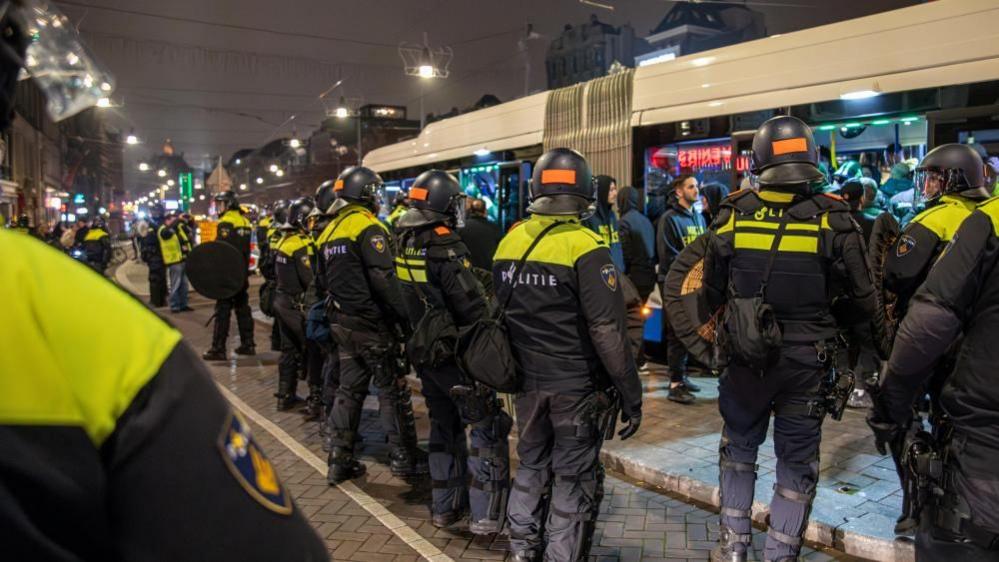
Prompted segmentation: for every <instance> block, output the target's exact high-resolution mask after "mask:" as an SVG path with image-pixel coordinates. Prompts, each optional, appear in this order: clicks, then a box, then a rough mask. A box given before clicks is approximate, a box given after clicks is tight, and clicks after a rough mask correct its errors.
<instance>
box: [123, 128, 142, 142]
mask: <svg viewBox="0 0 999 562" xmlns="http://www.w3.org/2000/svg"><path fill="white" fill-rule="evenodd" d="M125 144H139V137H137V136H135V129H132V130H131V131H129V132H128V136H127V137H125Z"/></svg>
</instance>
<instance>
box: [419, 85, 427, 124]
mask: <svg viewBox="0 0 999 562" xmlns="http://www.w3.org/2000/svg"><path fill="white" fill-rule="evenodd" d="M423 94H424V88H423V81H422V80H421V81H420V130H421V131H422V130H423V128H424V127H426V126H427V115H426V113H424V112H423Z"/></svg>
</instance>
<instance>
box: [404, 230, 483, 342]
mask: <svg viewBox="0 0 999 562" xmlns="http://www.w3.org/2000/svg"><path fill="white" fill-rule="evenodd" d="M399 240H400V242H401V243H400V250H399V256H398V257H396V258H395V263H396V265H395V272H396V275H397V276H398V277H399V280H400V281H402V292H403V297H404V298H405V300H406V308H407V309H408V310H409V321H410V323H411V324H413V325H416V323H417V322H419V321H420V318H422V317H423V314H424V312H425V310H426V307H425V306H424V303H423V299H426V301H427V305H429V306H432V307H434V308H439V309H445V310H447V311H448V312H449V313H450V314H451V318H452V319H453V320H454V323H455V325H457V326H467V325H470V324H473V323H474V322H475V321H477V320H478V319H479V318H481V317H482V315H483V314H485V311H486V300H485V297H484V296H483V289H482V286H481V285H480V284H479V282H478V280H477V279H476V277H475V275H474V274H472V272H471V270H470V269H469V268H470V267H471V263H470V261H469V260H470V256H469V253H468V248H466V247H465V244H464V242H462V239H461V236H459V235H458V233H457V232H455V231H454V230H452V229H451V228H449V227H447V226H444V225H441V224H437V225H430V226H425V227H421V228H417V229H412V230H407V231H403V232H402V233H401V235H400V237H399ZM421 297H422V298H421Z"/></svg>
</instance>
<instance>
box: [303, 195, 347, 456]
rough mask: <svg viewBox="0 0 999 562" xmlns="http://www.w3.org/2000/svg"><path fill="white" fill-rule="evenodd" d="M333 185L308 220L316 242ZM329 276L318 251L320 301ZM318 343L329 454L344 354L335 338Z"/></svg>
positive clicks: (323, 429)
mask: <svg viewBox="0 0 999 562" xmlns="http://www.w3.org/2000/svg"><path fill="white" fill-rule="evenodd" d="M333 185H334V180H326V181H324V182H323V183H321V184H319V187H317V188H316V196H315V201H316V208H315V209H313V210H312V213H310V217H309V218H308V224H309V236H310V237H311V238H312V240H313V241H316V240H319V236H320V235H322V233H323V231H324V230H326V227H327V226H329V224H330V221H331V220H332V216H331V215H330V214H329V213H327V212H326V210H327V209H329V208H330V205H332V204H333V201H334V200H335V199H336V196H335V194H334V192H333ZM325 275H326V262H325V260H324V258H323V254H322V252H319V251H317V252H316V253H315V259H314V267H313V280H312V291H313V292H314V293H315V299H316V301H317V302H325V301H326V300H327V299H328V298H329V292H328V291H327V289H326V287H327V283H326V277H325ZM311 312H312V314H313V315H319V314H320V311H319V310H315V311H311ZM321 313H322V320H323V321H324V323H325V324H326V325H328V324H329V322H328V319H326V312H325V306H323V310H322V311H321ZM317 343H318V344H319V349H320V350H321V351H322V353H323V371H322V380H323V415H322V421H321V423H320V425H319V432H320V434H321V435H322V437H323V450H325V451H326V452H327V453H328V452H330V451H331V450H332V447H333V443H332V439H333V436H332V431H331V427H332V425H331V424H332V420H331V419H330V413H331V412H332V410H333V401H334V400H335V398H336V392H337V389H338V388H339V387H340V353H339V350H338V349H337V346H336V342H335V341H334V340H333V338H332V337H323V338H322V339H321V340H320V341H318V342H317Z"/></svg>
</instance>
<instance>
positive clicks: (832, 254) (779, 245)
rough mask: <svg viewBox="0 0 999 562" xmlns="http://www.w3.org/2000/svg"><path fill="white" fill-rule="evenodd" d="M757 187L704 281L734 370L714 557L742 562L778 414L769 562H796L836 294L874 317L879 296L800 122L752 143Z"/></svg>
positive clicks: (724, 397)
mask: <svg viewBox="0 0 999 562" xmlns="http://www.w3.org/2000/svg"><path fill="white" fill-rule="evenodd" d="M751 166H752V168H751V171H752V173H753V174H754V176H756V178H757V182H758V184H759V186H760V187H759V191H758V192H756V191H750V190H742V191H739V192H737V193H735V194H733V195H731V196H729V198H728V199H726V200H725V201H724V202H723V203H722V205H721V211H720V213H719V215H718V217H717V218H716V219H715V221H714V222H713V223H712V224H711V228H710V229H709V231H708V235H707V236H708V239H707V249H706V253H705V257H704V286H705V291H706V297H707V298H706V302H705V305H706V306H708V307H709V308H708V309H709V310H716V309H718V308H719V307H721V306H722V305H724V306H725V315H724V317H723V318H722V320H721V321H720V322H719V324H720V326H719V328H718V329H719V330H721V331H722V333H721V335H720V336H721V337H722V341H723V342H726V343H725V345H723V350H724V354H725V356H726V357H725V359H727V360H728V369H727V370H726V371H725V372H724V373H723V374H722V376H721V379H720V382H719V397H718V407H719V410H720V411H721V415H722V419H723V421H724V423H725V425H724V427H723V429H722V438H721V444H720V446H719V456H720V459H719V468H720V476H719V480H720V487H721V492H720V496H721V526H720V534H719V545H718V546H717V547H716V548H715V549H714V550H713V551H712V552H711V559H712V560H715V561H719V560H727V561H733V562H734V561H744V560H746V559H747V558H748V554H749V552H748V551H749V550H750V548H751V539H752V535H751V532H752V520H751V518H750V516H751V509H752V506H753V495H754V489H755V484H756V460H757V452H758V450H759V446H760V445H761V444H762V443H763V441H764V439H766V436H767V429H768V427H769V425H770V416H771V414H773V416H774V450H775V451H776V454H777V467H778V469H777V482H776V486H775V488H774V494H773V498H772V500H771V502H770V517H769V528H768V530H767V540H766V546H765V552H764V556H763V559H765V560H794V559H796V558H797V556H798V553H799V551H800V549H801V544H802V535H803V533H804V531H805V527H806V526H807V524H808V514H809V512H810V511H811V505H812V501H813V500H814V498H815V487H816V483H817V482H818V470H819V441H820V439H821V428H822V418H823V417H824V415H825V407H824V404H826V403H827V402H826V398H825V396H824V395H823V394H821V392H820V389H821V388H822V381H823V379H825V377H826V376H827V373H828V370H829V368H830V365H829V363H828V361H829V358H830V357H832V356H833V355H834V353H835V351H836V347H835V344H834V343H833V342H835V341H836V337H837V333H838V331H839V330H840V329H842V328H844V326H839V325H838V324H837V321H836V317H834V316H833V313H832V310H831V306H832V301H833V299H836V298H845V299H849V302H851V303H852V305H853V308H854V309H855V310H856V314H858V315H860V316H864V317H871V316H872V315H873V314H874V312H875V300H876V299H875V293H874V288H873V287H872V286H871V281H870V272H869V271H868V269H867V262H866V261H865V255H864V242H863V240H862V239H861V236H860V233H859V232H858V227H857V225H856V223H854V222H853V219H851V218H850V212H849V207H848V206H847V205H846V204H845V203H844V202H843V201H842V200H841V199H840V198H839V197H837V196H832V195H825V194H822V193H821V192H822V191H823V189H824V187H825V180H824V177H823V175H822V172H821V171H820V170H819V168H818V150H817V148H816V146H815V141H814V140H813V138H812V131H811V128H809V126H808V125H806V124H805V123H804V122H802V121H801V120H799V119H797V118H795V117H790V116H778V117H774V118H772V119H769V120H768V121H766V122H765V123H763V125H761V126H760V128H759V129H758V130H757V131H756V135H755V136H754V137H753V156H752V164H751Z"/></svg>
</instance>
